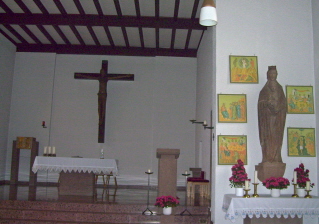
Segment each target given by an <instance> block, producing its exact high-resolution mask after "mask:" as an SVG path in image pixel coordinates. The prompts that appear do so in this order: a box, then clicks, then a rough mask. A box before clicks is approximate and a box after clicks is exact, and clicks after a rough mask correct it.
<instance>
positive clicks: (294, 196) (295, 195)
mask: <svg viewBox="0 0 319 224" xmlns="http://www.w3.org/2000/svg"><path fill="white" fill-rule="evenodd" d="M293 185H294V194H293V195H291V197H293V198H299V195H298V194H297V184H293Z"/></svg>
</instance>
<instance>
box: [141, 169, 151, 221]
mask: <svg viewBox="0 0 319 224" xmlns="http://www.w3.org/2000/svg"><path fill="white" fill-rule="evenodd" d="M145 173H146V174H147V177H148V179H147V208H146V209H145V210H144V212H143V213H142V215H145V212H147V211H148V212H149V213H150V215H153V212H152V211H151V210H150V209H149V204H150V175H151V174H153V172H151V171H150V170H148V171H147V172H145Z"/></svg>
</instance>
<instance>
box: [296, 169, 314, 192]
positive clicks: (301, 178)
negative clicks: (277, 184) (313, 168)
mask: <svg viewBox="0 0 319 224" xmlns="http://www.w3.org/2000/svg"><path fill="white" fill-rule="evenodd" d="M294 171H296V172H297V186H298V189H297V191H298V195H299V196H300V197H302V196H305V188H306V184H307V181H310V179H309V170H308V169H306V170H305V166H304V164H303V163H300V164H299V166H298V167H297V168H295V169H294ZM292 181H293V182H294V181H295V180H294V179H292ZM314 186H315V184H314V183H310V187H314Z"/></svg>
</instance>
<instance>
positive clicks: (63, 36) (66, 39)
mask: <svg viewBox="0 0 319 224" xmlns="http://www.w3.org/2000/svg"><path fill="white" fill-rule="evenodd" d="M53 28H54V29H55V31H56V32H57V33H58V34H59V35H60V37H61V38H62V40H63V41H64V43H65V44H68V45H70V44H71V42H70V41H69V39H68V38H67V37H66V36H65V34H64V33H63V31H62V30H61V28H60V27H59V26H58V25H53Z"/></svg>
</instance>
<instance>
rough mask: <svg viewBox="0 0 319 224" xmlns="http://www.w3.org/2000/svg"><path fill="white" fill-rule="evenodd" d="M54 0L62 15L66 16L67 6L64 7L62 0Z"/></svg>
mask: <svg viewBox="0 0 319 224" xmlns="http://www.w3.org/2000/svg"><path fill="white" fill-rule="evenodd" d="M53 2H54V3H55V5H56V7H58V9H59V11H60V13H61V14H62V15H64V16H65V15H67V12H66V10H65V8H64V7H63V5H62V3H61V1H60V0H53Z"/></svg>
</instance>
